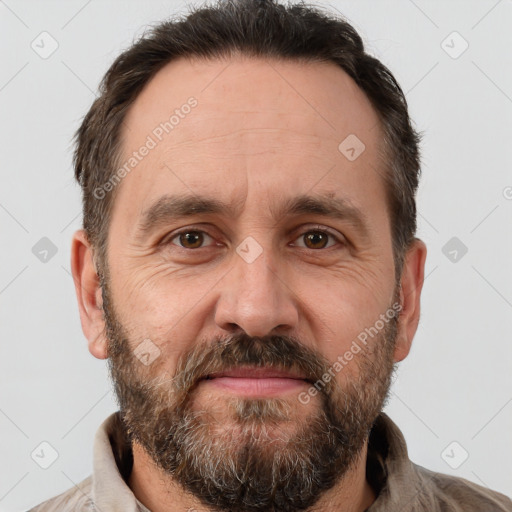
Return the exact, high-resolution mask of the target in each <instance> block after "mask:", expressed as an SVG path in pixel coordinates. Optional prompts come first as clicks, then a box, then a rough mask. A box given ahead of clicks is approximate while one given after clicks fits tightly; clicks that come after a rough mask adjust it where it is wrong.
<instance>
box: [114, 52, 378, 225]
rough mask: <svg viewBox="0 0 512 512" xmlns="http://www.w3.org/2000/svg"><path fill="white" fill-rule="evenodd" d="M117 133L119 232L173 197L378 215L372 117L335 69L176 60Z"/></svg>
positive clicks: (241, 61)
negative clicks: (320, 201) (315, 199)
mask: <svg viewBox="0 0 512 512" xmlns="http://www.w3.org/2000/svg"><path fill="white" fill-rule="evenodd" d="M121 133H122V139H121V140H122V155H121V162H122V164H121V165H123V164H124V167H125V170H126V171H128V172H125V173H124V174H126V177H124V178H123V180H122V182H121V183H120V184H119V185H118V186H119V190H118V191H117V193H118V195H117V199H116V204H115V206H114V210H120V209H121V210H123V217H124V218H125V220H126V221H127V222H131V221H135V220H136V219H137V216H138V215H139V214H140V212H141V211H142V210H143V209H146V208H147V207H148V206H149V205H150V204H151V202H153V201H154V200H156V199H158V198H159V197H161V195H162V194H164V193H180V192H181V193H187V194H190V193H197V194H200V195H205V194H208V195H210V196H211V195H214V196H217V197H219V198H223V199H224V200H225V201H226V202H229V201H235V202H236V201H237V200H239V199H240V197H241V196H244V197H247V196H248V195H251V194H253V195H254V196H255V197H257V198H258V200H259V201H260V206H261V200H262V198H267V199H268V201H269V202H272V203H275V198H276V196H281V197H284V196H285V195H286V196H297V195H301V194H305V193H307V192H311V191H312V192H314V193H322V192H324V193H325V192H327V193H329V194H331V195H333V194H336V191H339V192H340V194H342V195H344V196H352V197H351V199H352V201H353V202H354V203H356V204H359V205H360V206H361V207H364V206H365V203H368V206H369V203H370V202H373V204H372V206H373V207H374V208H375V207H382V208H384V207H385V206H384V204H385V198H384V185H383V180H382V173H383V171H382V163H381V162H380V158H379V155H378V147H379V141H380V138H381V136H382V135H381V129H380V125H379V121H378V117H377V114H376V112H375V111H374V109H373V107H372V106H371V103H370V102H369V100H368V98H367V97H366V96H365V94H364V93H363V92H362V91H361V90H360V89H359V87H358V86H357V85H356V84H355V82H354V81H353V80H352V79H351V78H350V77H349V76H348V75H347V74H346V73H345V72H344V71H343V70H342V69H341V68H339V67H338V66H337V65H336V64H334V63H330V62H329V63H327V62H309V63H304V62H298V61H278V60H273V59H263V58H254V57H231V58H229V59H213V60H204V59H185V58H180V59H177V60H176V61H173V62H171V63H169V64H167V65H166V66H165V67H164V68H162V69H161V70H160V71H159V72H158V73H157V74H156V75H155V76H154V77H153V78H152V80H150V82H149V83H148V84H147V85H146V87H145V88H144V89H143V90H142V92H141V93H140V94H139V96H138V97H137V98H136V100H135V102H134V103H133V105H132V106H131V107H130V109H129V111H128V113H127V116H126V118H125V122H124V123H123V127H122V132H121ZM144 148H146V149H144ZM354 156H355V157H356V158H354ZM113 218H114V215H113Z"/></svg>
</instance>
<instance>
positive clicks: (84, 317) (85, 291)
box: [71, 229, 107, 359]
mask: <svg viewBox="0 0 512 512" xmlns="http://www.w3.org/2000/svg"><path fill="white" fill-rule="evenodd" d="M71 272H72V274H73V281H74V283H75V292H76V297H77V300H78V308H79V311H80V322H81V324H82V331H83V333H84V335H85V337H86V338H87V339H88V342H89V343H88V345H89V352H90V353H91V354H92V355H93V356H94V357H96V358H98V359H106V358H107V340H106V336H105V322H104V319H103V299H102V292H101V286H100V280H99V277H98V274H97V272H96V268H95V264H94V259H93V250H92V246H91V244H90V243H89V241H88V239H87V236H86V234H85V231H84V230H83V229H80V230H78V231H76V232H75V234H74V235H73V240H72V243H71Z"/></svg>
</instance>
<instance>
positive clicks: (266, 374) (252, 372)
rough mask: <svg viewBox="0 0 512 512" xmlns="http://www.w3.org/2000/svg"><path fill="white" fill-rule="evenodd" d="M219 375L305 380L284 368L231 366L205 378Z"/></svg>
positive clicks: (214, 377) (215, 377)
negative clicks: (231, 367)
mask: <svg viewBox="0 0 512 512" xmlns="http://www.w3.org/2000/svg"><path fill="white" fill-rule="evenodd" d="M220 377H231V378H247V379H295V380H307V379H306V378H305V377H304V376H303V375H301V374H299V373H296V372H290V371H286V370H275V369H271V368H249V367H247V368H244V367H242V368H233V369H231V370H226V371H223V372H217V373H211V374H209V375H208V376H206V377H205V379H218V378H220Z"/></svg>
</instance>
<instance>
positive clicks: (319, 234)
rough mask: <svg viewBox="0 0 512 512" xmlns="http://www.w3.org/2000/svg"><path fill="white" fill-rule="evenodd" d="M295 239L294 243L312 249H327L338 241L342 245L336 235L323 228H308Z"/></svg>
mask: <svg viewBox="0 0 512 512" xmlns="http://www.w3.org/2000/svg"><path fill="white" fill-rule="evenodd" d="M296 240H297V242H298V243H297V244H294V245H297V246H298V247H302V248H305V249H313V250H318V249H327V248H329V247H332V246H333V245H336V243H338V245H342V246H343V245H344V244H343V243H342V242H340V240H339V239H338V237H336V236H335V235H334V234H332V233H331V232H329V231H325V230H323V229H314V230H313V229H310V230H309V231H305V232H303V233H302V234H301V235H300V236H299V237H298V238H297V239H296Z"/></svg>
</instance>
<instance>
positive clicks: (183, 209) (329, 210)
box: [135, 195, 369, 241]
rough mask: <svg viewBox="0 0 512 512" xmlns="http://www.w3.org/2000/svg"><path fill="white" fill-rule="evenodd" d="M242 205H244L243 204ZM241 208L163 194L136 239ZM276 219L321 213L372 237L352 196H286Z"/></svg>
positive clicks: (139, 226) (207, 199)
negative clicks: (193, 218)
mask: <svg viewBox="0 0 512 512" xmlns="http://www.w3.org/2000/svg"><path fill="white" fill-rule="evenodd" d="M241 206H243V205H241ZM240 210H241V207H238V208H237V207H236V206H235V205H230V204H226V203H223V202H222V201H219V200H218V199H215V198H212V197H206V196H197V195H164V196H162V197H160V198H159V199H158V200H157V201H155V202H154V203H153V204H152V205H151V206H150V207H149V208H147V209H146V210H144V211H143V212H142V215H141V217H140V220H139V222H138V223H137V227H136V232H135V233H136V234H135V236H136V239H137V240H138V241H142V240H144V239H145V238H147V237H148V236H150V235H151V233H153V232H154V231H156V230H158V229H159V228H161V227H164V226H166V225H168V224H170V223H172V222H175V221H177V220H180V219H183V218H186V217H191V216H195V215H201V214H202V215H222V216H225V217H228V218H236V217H238V216H239V214H240ZM270 212H271V215H272V217H273V218H274V220H275V221H276V222H278V221H280V220H282V219H283V218H285V217H290V216H299V215H308V214H309V215H320V216H322V217H326V218H331V219H335V220H341V221H344V222H348V223H349V224H350V225H352V226H353V227H354V228H355V229H356V230H357V231H359V233H360V235H361V236H362V237H364V238H366V239H367V238H369V227H368V220H367V217H366V215H365V214H364V213H363V211H362V210H361V209H360V208H358V207H357V206H355V205H354V204H353V203H352V202H351V201H350V200H349V199H347V198H342V197H337V198H335V197H330V196H325V195H315V196H312V195H300V196H297V197H293V198H289V199H286V200H285V201H284V202H283V203H282V204H280V205H279V206H278V207H275V206H274V207H272V206H271V208H270Z"/></svg>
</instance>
